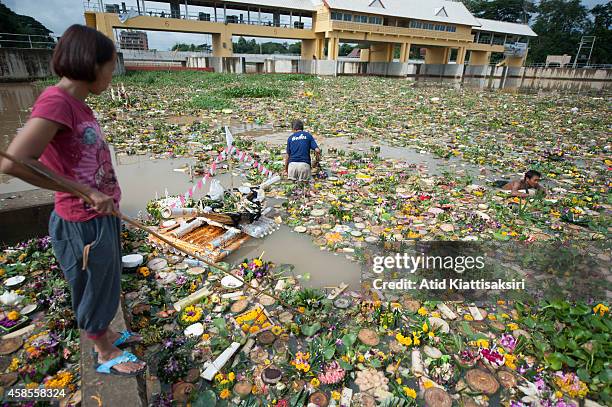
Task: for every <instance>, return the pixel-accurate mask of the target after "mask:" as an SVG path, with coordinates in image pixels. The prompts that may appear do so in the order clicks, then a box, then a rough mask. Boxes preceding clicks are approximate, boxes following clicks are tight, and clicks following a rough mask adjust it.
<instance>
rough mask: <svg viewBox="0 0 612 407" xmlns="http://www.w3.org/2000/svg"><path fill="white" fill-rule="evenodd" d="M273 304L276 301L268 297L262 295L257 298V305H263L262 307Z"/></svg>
mask: <svg viewBox="0 0 612 407" xmlns="http://www.w3.org/2000/svg"><path fill="white" fill-rule="evenodd" d="M275 302H276V300H275V299H274V298H272V297H270V296H269V295H262V296H261V297H259V303H260V304H261V305H263V306H264V307H268V306H270V305H273V304H274V303H275Z"/></svg>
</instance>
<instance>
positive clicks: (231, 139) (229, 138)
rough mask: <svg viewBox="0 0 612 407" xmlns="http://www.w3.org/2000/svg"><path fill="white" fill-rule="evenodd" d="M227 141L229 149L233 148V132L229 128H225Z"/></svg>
mask: <svg viewBox="0 0 612 407" xmlns="http://www.w3.org/2000/svg"><path fill="white" fill-rule="evenodd" d="M225 141H226V142H227V148H228V149H230V148H232V144H234V136H232V132H230V129H229V127H228V126H225Z"/></svg>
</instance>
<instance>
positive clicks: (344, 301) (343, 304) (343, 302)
mask: <svg viewBox="0 0 612 407" xmlns="http://www.w3.org/2000/svg"><path fill="white" fill-rule="evenodd" d="M352 303H353V301H351V299H350V298H348V297H340V298H338V299H336V301H334V307H336V308H340V309H346V308H348V307H350V306H351V304H352Z"/></svg>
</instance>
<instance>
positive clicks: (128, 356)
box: [95, 351, 147, 377]
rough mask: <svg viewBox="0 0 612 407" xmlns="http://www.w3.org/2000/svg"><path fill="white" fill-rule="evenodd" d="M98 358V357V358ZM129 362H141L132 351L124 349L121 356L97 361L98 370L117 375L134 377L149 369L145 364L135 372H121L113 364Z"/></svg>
mask: <svg viewBox="0 0 612 407" xmlns="http://www.w3.org/2000/svg"><path fill="white" fill-rule="evenodd" d="M96 360H98V359H96ZM127 362H134V363H137V362H140V360H139V359H138V358H137V357H136V356H135V355H134V354H132V353H130V352H126V351H124V352H123V353H122V354H121V356H117V357H116V358H114V359H111V360H109V361H108V362H104V363H99V362H96V366H95V368H96V372H97V373H101V374H112V375H115V376H126V377H134V376H139V375H141V374H143V373H144V372H145V371H146V370H147V366H146V365H145V366H143V367H142V368H141V369H139V370H136V371H134V372H129V373H127V372H126V373H124V372H119V371H118V370H117V369H113V366H116V365H120V364H122V363H127Z"/></svg>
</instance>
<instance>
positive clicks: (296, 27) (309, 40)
mask: <svg viewBox="0 0 612 407" xmlns="http://www.w3.org/2000/svg"><path fill="white" fill-rule="evenodd" d="M133 3H134V1H133ZM168 6H169V7H168ZM160 7H162V8H160ZM85 21H86V24H87V25H89V26H91V27H95V28H97V29H98V30H100V31H102V32H103V33H105V34H106V35H107V36H109V37H110V38H112V39H113V40H116V38H115V30H150V31H171V32H182V33H198V34H209V35H211V36H212V52H213V56H215V57H232V56H233V55H234V53H233V49H232V38H233V37H240V36H242V37H258V38H273V39H287V40H299V41H301V58H302V59H303V60H323V59H326V60H337V59H338V56H339V55H338V54H339V49H340V44H341V43H349V44H357V45H358V46H359V48H360V49H361V51H360V52H359V58H360V60H361V61H364V62H393V61H394V59H395V60H397V59H399V62H407V61H408V59H409V58H410V55H411V50H412V52H413V53H417V54H420V53H421V52H423V51H424V52H425V56H424V58H425V64H448V63H453V62H454V63H457V64H469V65H488V64H489V63H490V61H491V55H492V54H494V53H499V54H500V55H502V58H497V60H501V64H503V65H506V66H509V67H520V66H522V65H523V64H524V61H525V58H526V57H527V52H528V49H529V39H530V38H532V37H536V36H537V35H536V33H535V32H533V31H532V30H531V28H529V26H528V25H526V24H517V23H508V22H502V21H494V20H487V19H482V18H476V17H474V16H473V15H472V14H471V13H470V12H469V10H468V9H467V8H466V7H465V5H464V4H463V3H461V2H456V1H447V0H428V1H422V0H374V1H372V0H323V1H318V0H263V1H258V2H248V1H223V0H217V1H211V0H135V4H134V5H130V6H127V7H126V5H125V2H123V3H122V4H121V5H119V4H111V2H109V1H103V0H89V1H87V2H86V3H85ZM398 56H399V58H398ZM419 56H420V55H419Z"/></svg>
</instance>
